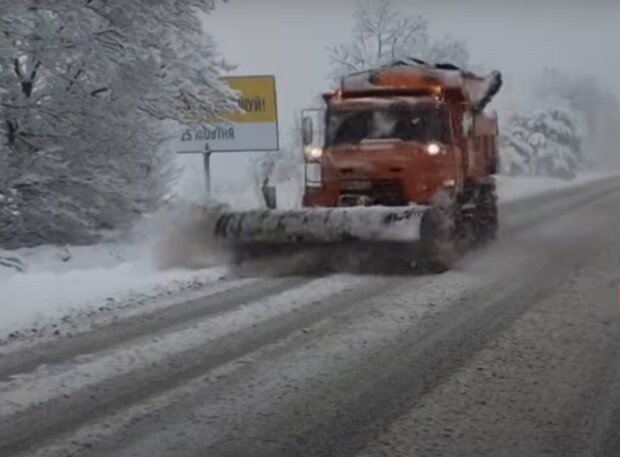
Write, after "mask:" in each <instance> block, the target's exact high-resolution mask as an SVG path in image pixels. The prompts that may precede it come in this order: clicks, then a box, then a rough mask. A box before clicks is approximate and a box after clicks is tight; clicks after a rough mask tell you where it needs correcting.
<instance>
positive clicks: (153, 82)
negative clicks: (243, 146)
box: [0, 0, 236, 247]
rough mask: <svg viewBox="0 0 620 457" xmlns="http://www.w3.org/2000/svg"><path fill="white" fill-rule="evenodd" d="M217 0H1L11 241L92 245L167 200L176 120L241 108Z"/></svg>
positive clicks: (0, 98)
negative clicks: (227, 77) (215, 22)
mask: <svg viewBox="0 0 620 457" xmlns="http://www.w3.org/2000/svg"><path fill="white" fill-rule="evenodd" d="M214 6H215V0H187V1H183V2H180V1H177V0H161V1H159V2H152V1H150V0H133V1H131V2H128V1H125V0H79V1H75V0H55V1H51V0H0V11H2V15H0V195H2V196H3V197H0V198H2V200H3V201H4V204H3V202H2V201H0V244H1V245H4V246H8V247H14V246H20V245H32V244H36V243H40V242H51V243H64V242H90V241H93V240H95V239H96V238H97V236H98V235H97V234H98V232H99V231H100V230H101V229H116V228H120V227H123V226H124V225H126V224H128V223H130V222H131V221H132V220H133V219H134V218H135V217H136V215H139V214H141V213H143V212H145V211H149V210H152V209H155V208H156V207H157V205H158V204H159V203H160V202H161V201H162V198H163V197H164V196H165V195H166V193H167V192H168V186H169V184H170V183H171V181H172V178H173V177H174V171H175V170H174V167H173V165H172V157H173V156H172V154H171V153H170V151H167V150H166V148H165V145H166V142H167V140H168V139H169V134H170V133H171V130H170V127H171V126H173V125H176V124H175V123H176V122H181V121H184V120H187V118H186V115H187V114H188V113H199V114H200V117H202V118H204V117H213V116H214V115H215V113H216V112H217V113H224V112H227V111H232V110H234V109H236V103H235V100H234V96H235V94H233V93H232V92H231V91H230V90H229V89H228V88H227V87H226V86H225V85H224V84H223V83H222V82H221V80H220V79H219V75H220V73H221V72H222V71H224V70H226V69H228V66H227V65H226V63H225V62H223V61H222V60H221V59H220V58H219V56H218V53H217V50H216V46H215V43H214V41H213V39H212V37H211V36H210V35H208V34H206V33H205V32H204V31H203V30H202V25H201V21H200V18H199V14H201V13H209V12H211V11H212V9H213V8H214ZM9 203H10V204H9Z"/></svg>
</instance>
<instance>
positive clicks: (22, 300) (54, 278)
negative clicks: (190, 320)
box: [0, 174, 609, 339]
mask: <svg viewBox="0 0 620 457" xmlns="http://www.w3.org/2000/svg"><path fill="white" fill-rule="evenodd" d="M608 175H609V174H589V175H585V176H583V177H580V178H578V179H576V180H573V181H569V182H563V181H559V180H555V179H544V178H511V177H504V176H502V177H500V178H499V179H498V192H499V198H500V201H502V202H507V201H511V200H515V199H519V198H525V197H527V196H532V195H535V194H539V193H544V192H548V191H553V190H558V189H562V188H567V187H573V186H577V185H581V184H584V183H587V182H589V181H593V180H596V179H601V178H602V177H605V176H608ZM297 192H298V190H297V189H296V187H295V185H294V184H292V183H285V184H284V185H282V186H280V187H279V188H278V194H279V204H280V205H281V206H282V207H293V206H295V205H296V201H298V193H297ZM215 197H216V198H217V199H218V200H221V201H223V202H225V203H228V204H231V205H234V206H236V207H241V208H249V207H256V206H258V205H260V202H259V196H258V195H257V194H256V193H255V192H253V191H248V192H239V191H237V190H235V191H234V192H228V193H226V192H222V191H220V192H219V194H216V195H215ZM152 246H153V245H152V243H151V242H150V241H148V242H145V243H141V244H133V245H129V244H125V245H122V244H105V245H100V246H91V247H53V246H44V247H39V248H35V249H21V250H17V251H10V252H9V251H4V252H3V251H0V339H5V338H6V337H8V336H12V337H13V338H17V337H19V336H20V335H22V334H23V332H24V329H29V330H28V331H30V332H32V331H36V332H39V331H41V329H42V328H44V327H45V323H47V322H53V321H57V320H59V319H63V318H65V319H66V318H67V316H72V315H76V314H80V313H82V314H84V313H86V314H88V313H89V312H93V311H96V310H99V309H118V308H122V307H124V306H132V305H134V304H136V303H140V302H142V303H145V302H147V301H148V302H154V301H157V300H161V299H170V297H171V296H172V297H174V296H179V297H180V298H181V297H184V298H186V296H184V295H183V294H185V293H188V292H192V291H194V292H196V290H197V289H198V290H203V289H205V288H210V287H211V288H212V287H213V285H214V284H216V283H218V282H219V280H220V279H222V278H223V277H225V276H226V275H227V274H228V272H227V270H226V268H225V267H219V266H214V267H211V268H207V269H198V270H196V269H183V268H174V269H162V268H160V267H158V265H157V262H156V261H155V256H154V253H153V252H152V251H153V248H152ZM2 259H4V261H2ZM3 264H4V266H3ZM20 270H22V271H20ZM34 322H36V323H37V326H36V327H35V328H32V325H31V324H32V323H34ZM41 324H43V326H42V325H41ZM52 328H53V327H52ZM17 329H20V331H16V330H17Z"/></svg>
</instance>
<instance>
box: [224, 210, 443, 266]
mask: <svg viewBox="0 0 620 457" xmlns="http://www.w3.org/2000/svg"><path fill="white" fill-rule="evenodd" d="M436 216H438V213H437V212H436V211H434V210H433V209H431V207H429V206H421V205H414V206H403V207H382V206H367V207H337V208H304V209H296V210H263V209H260V210H249V211H239V212H235V211H225V212H223V213H221V214H219V215H218V217H217V219H216V222H215V227H214V235H215V238H216V239H220V240H223V241H224V242H226V243H228V245H229V246H230V247H231V248H232V249H233V251H234V252H235V258H236V259H238V260H245V259H248V258H254V257H257V256H261V255H269V254H280V253H285V254H286V253H295V252H297V251H296V250H297V249H310V250H309V251H306V252H309V253H312V252H314V253H318V252H319V251H322V252H323V253H324V254H329V255H330V258H331V259H332V260H333V259H334V258H342V257H348V258H351V257H357V258H358V259H362V258H364V259H366V260H367V261H369V262H375V263H376V262H377V261H378V259H379V258H380V259H381V261H383V262H382V263H383V264H384V265H385V264H391V265H392V266H394V267H395V266H396V265H400V266H402V265H412V264H413V263H414V262H417V261H418V260H420V258H421V257H420V247H422V248H423V249H422V251H423V252H425V251H427V249H424V248H425V247H427V246H432V245H434V244H435V239H436V234H437V233H440V232H441V230H438V228H439V225H438V222H439V221H440V220H441V218H438V217H436ZM425 245H426V246H425ZM330 261H331V260H330ZM330 261H327V262H330ZM326 267H328V265H326Z"/></svg>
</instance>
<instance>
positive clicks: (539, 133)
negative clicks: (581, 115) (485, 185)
mask: <svg viewBox="0 0 620 457" xmlns="http://www.w3.org/2000/svg"><path fill="white" fill-rule="evenodd" d="M581 144H582V139H581V133H580V129H579V123H578V119H577V117H576V116H575V115H574V114H573V113H571V112H570V110H568V109H566V108H564V107H561V106H559V105H555V106H550V107H546V108H542V109H539V110H535V111H532V112H530V113H528V114H525V115H513V116H512V117H510V118H509V120H508V123H507V126H506V128H505V129H504V130H503V132H502V138H501V145H502V157H501V160H502V171H503V172H504V173H506V174H510V175H522V174H526V175H534V176H551V177H556V178H562V179H570V178H573V177H574V176H575V174H576V172H577V170H578V169H579V167H580V165H581V163H582V150H581Z"/></svg>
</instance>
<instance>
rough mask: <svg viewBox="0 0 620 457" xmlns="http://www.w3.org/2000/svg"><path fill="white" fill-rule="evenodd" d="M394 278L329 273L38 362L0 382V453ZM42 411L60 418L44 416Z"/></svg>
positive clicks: (245, 349)
mask: <svg viewBox="0 0 620 457" xmlns="http://www.w3.org/2000/svg"><path fill="white" fill-rule="evenodd" d="M397 281H398V279H396V278H382V279H375V280H373V281H369V280H368V278H364V277H351V276H340V275H335V276H330V277H328V278H325V279H317V280H313V281H310V282H306V283H305V284H303V285H301V286H299V287H296V288H292V289H288V290H286V291H284V292H281V293H279V294H277V295H272V296H269V297H266V298H264V299H260V300H257V301H253V302H251V303H248V304H247V305H246V306H240V307H236V308H235V309H232V310H228V311H226V312H224V313H223V314H218V315H215V316H211V317H208V318H205V319H204V320H202V321H200V322H199V323H196V324H195V325H194V326H193V327H190V328H180V329H174V330H172V331H170V332H169V333H166V334H164V335H161V336H160V337H159V338H157V339H153V340H151V341H138V342H137V343H136V344H134V345H133V346H127V345H126V346H119V347H118V348H116V349H115V350H113V351H109V353H103V354H99V355H98V356H97V357H95V358H93V359H92V360H87V361H83V362H80V363H78V364H74V365H73V366H56V367H49V368H47V367H44V368H43V369H40V370H37V371H36V372H34V373H32V374H31V375H29V376H23V377H21V378H20V379H18V380H13V381H12V382H5V383H2V384H0V396H1V397H2V398H5V399H8V401H4V402H3V403H2V404H0V417H3V421H2V423H0V437H2V440H0V455H7V454H11V453H15V452H18V451H24V450H27V449H28V448H29V447H30V446H32V445H33V444H35V443H34V440H35V439H36V442H37V443H40V442H42V441H43V440H45V439H47V438H51V437H53V436H56V435H60V434H63V433H65V432H68V431H70V430H71V429H74V428H75V427H77V426H78V425H80V424H82V423H84V422H86V421H90V420H93V419H96V418H97V417H100V416H101V415H104V414H112V413H114V412H115V411H118V410H119V409H123V408H125V407H126V406H128V405H131V404H133V403H136V402H139V401H140V400H143V399H145V398H147V397H149V396H152V395H155V394H157V393H159V392H164V391H167V390H170V389H173V388H174V387H175V386H178V385H181V384H183V383H184V382H186V381H188V380H190V379H192V378H194V377H196V376H199V375H200V374H203V373H205V372H208V371H209V370H212V369H214V368H216V367H218V366H221V365H222V364H225V363H227V362H230V361H232V360H235V359H237V358H239V357H242V356H244V355H246V354H249V353H251V352H253V351H256V350H257V349H259V348H261V347H262V346H264V345H266V344H269V343H271V342H274V341H277V340H279V339H281V338H284V337H286V336H287V335H288V334H290V333H291V332H293V331H295V330H297V329H299V328H304V327H306V326H308V325H311V324H312V323H313V322H316V321H319V320H322V319H325V318H327V317H329V316H331V315H333V314H334V313H337V312H339V311H341V310H343V309H346V308H349V307H353V306H355V305H356V304H357V303H358V302H360V301H362V300H364V299H367V298H368V297H372V296H376V295H380V294H382V293H384V292H385V291H386V290H388V289H389V288H391V287H392V286H393V285H394V284H395V282H397ZM42 411H50V412H53V414H54V415H56V416H57V417H61V418H62V420H61V421H53V422H50V421H49V419H48V417H46V415H45V414H42Z"/></svg>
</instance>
